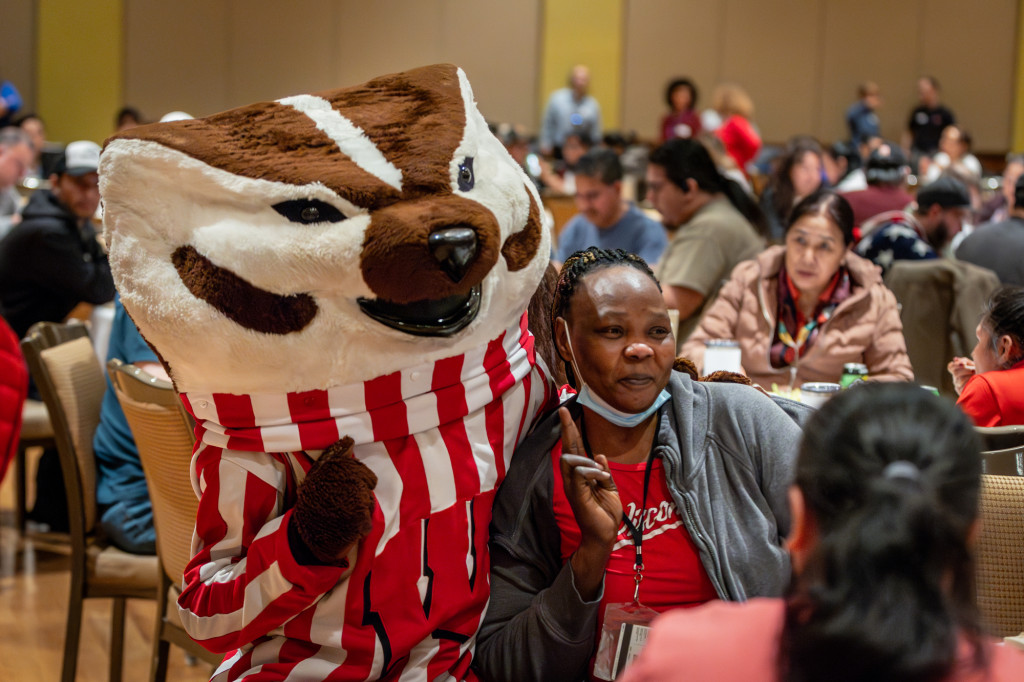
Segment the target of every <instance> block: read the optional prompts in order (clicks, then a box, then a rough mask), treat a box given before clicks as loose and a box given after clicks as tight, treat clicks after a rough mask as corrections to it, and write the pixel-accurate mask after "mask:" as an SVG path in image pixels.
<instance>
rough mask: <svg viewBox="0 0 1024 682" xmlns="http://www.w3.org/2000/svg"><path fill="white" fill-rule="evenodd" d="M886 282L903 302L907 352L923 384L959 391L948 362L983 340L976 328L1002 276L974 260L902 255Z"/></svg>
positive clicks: (946, 392) (918, 378) (917, 376)
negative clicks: (986, 302)
mask: <svg viewBox="0 0 1024 682" xmlns="http://www.w3.org/2000/svg"><path fill="white" fill-rule="evenodd" d="M885 284H886V286H888V287H889V288H890V289H891V290H892V293H893V294H895V295H896V300H897V301H899V303H900V318H901V319H902V321H903V336H904V338H905V339H906V340H907V355H908V356H910V364H911V365H913V367H914V378H915V379H916V381H917V382H918V383H919V384H925V385H928V386H934V387H936V388H938V389H939V391H941V392H942V393H945V394H946V395H955V392H954V390H953V379H952V377H950V375H949V372H948V371H946V364H947V363H948V362H949V361H950V359H951V358H953V357H954V356H957V355H959V356H963V355H967V354H969V353H970V351H971V349H972V348H974V346H975V344H976V343H977V342H978V339H977V336H975V334H974V329H975V327H977V325H978V315H979V314H980V313H981V309H982V306H983V305H984V304H985V301H986V300H987V299H988V297H989V295H990V294H991V293H992V292H993V291H994V290H995V289H996V287H998V286H999V277H998V276H996V274H995V273H994V272H992V271H991V270H987V269H985V268H982V267H978V266H977V265H973V264H971V263H964V262H961V261H953V260H949V259H947V258H939V259H933V260H919V261H909V260H898V261H895V262H894V263H893V264H892V267H890V268H889V271H888V272H887V273H886V275H885Z"/></svg>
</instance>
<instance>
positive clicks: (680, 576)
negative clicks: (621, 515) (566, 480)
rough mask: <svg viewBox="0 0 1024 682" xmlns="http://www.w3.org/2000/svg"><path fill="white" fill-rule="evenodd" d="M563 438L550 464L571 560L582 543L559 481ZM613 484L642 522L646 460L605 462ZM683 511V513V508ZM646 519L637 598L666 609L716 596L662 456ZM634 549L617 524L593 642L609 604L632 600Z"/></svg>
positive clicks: (565, 548)
mask: <svg viewBox="0 0 1024 682" xmlns="http://www.w3.org/2000/svg"><path fill="white" fill-rule="evenodd" d="M561 456H562V444H561V442H558V443H557V444H556V445H555V447H554V448H553V449H552V451H551V465H552V467H554V472H555V479H554V480H555V484H554V506H555V519H556V520H557V522H558V530H559V531H560V534H561V538H562V561H563V563H564V562H566V561H568V560H569V557H570V556H572V553H573V552H575V551H576V548H577V547H579V544H580V529H579V526H577V525H576V518H575V517H574V516H573V513H572V508H571V507H570V506H569V499H568V498H567V497H566V496H565V488H564V487H563V486H562V472H561V469H560V468H559V458H560V457H561ZM609 467H610V468H611V470H612V477H613V478H614V479H615V486H616V487H617V488H618V489H619V498H620V499H621V500H622V509H623V511H624V512H625V514H626V515H627V516H628V517H629V519H630V521H632V522H633V524H634V526H636V528H637V529H639V528H640V524H639V520H640V517H641V512H640V506H641V500H642V499H643V496H644V468H645V467H646V464H616V463H614V462H609ZM682 513H685V511H683V512H682ZM644 516H645V523H644V535H643V537H644V539H643V556H644V573H643V582H642V583H641V584H640V603H641V604H643V605H644V606H649V607H650V608H652V609H654V610H655V611H667V610H668V609H671V608H678V607H681V606H697V605H699V604H703V603H704V602H707V601H709V600H711V599H717V598H718V594H717V593H716V592H715V588H714V585H712V584H711V580H710V578H708V574H707V571H705V570H704V566H703V564H701V562H700V555H699V554H698V553H697V548H696V546H695V545H694V544H693V539H692V538H691V537H690V533H689V532H688V531H687V530H686V526H685V525H684V524H683V519H682V516H681V513H680V511H679V510H677V509H676V505H675V502H673V501H672V496H671V495H670V494H669V491H668V485H667V484H666V482H665V469H664V467H663V466H662V462H661V459H655V460H654V461H653V462H652V468H651V482H650V485H649V487H648V491H647V509H646V514H644ZM635 563H636V552H635V550H634V547H633V536H632V535H631V534H630V532H629V530H628V529H627V528H626V524H625V523H622V524H620V525H619V536H618V539H617V540H616V542H615V547H614V549H613V550H612V555H611V558H609V560H608V567H607V569H606V570H605V578H604V597H603V598H602V599H601V607H600V609H599V611H598V623H597V633H595V642H596V641H597V639H598V638H599V637H600V633H601V624H602V623H603V622H604V610H605V606H606V605H607V604H615V603H629V602H631V601H633V588H634V582H633V576H634V570H633V565H634V564H635Z"/></svg>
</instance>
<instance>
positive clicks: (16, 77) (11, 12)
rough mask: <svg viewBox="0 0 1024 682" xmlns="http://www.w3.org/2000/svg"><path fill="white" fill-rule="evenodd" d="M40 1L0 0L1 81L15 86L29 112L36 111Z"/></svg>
mask: <svg viewBox="0 0 1024 682" xmlns="http://www.w3.org/2000/svg"><path fill="white" fill-rule="evenodd" d="M35 17H36V0H0V79H3V80H8V81H11V82H12V83H14V85H15V87H17V88H18V92H19V93H21V98H22V100H24V102H25V109H24V110H25V111H30V110H34V109H35V108H36V67H35V55H36V41H35V34H36V25H35Z"/></svg>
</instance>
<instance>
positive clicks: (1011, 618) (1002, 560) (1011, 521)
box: [974, 474, 1024, 637]
mask: <svg viewBox="0 0 1024 682" xmlns="http://www.w3.org/2000/svg"><path fill="white" fill-rule="evenodd" d="M981 478H982V482H981V505H980V509H979V515H980V517H981V533H980V534H979V536H978V542H977V545H976V546H975V550H974V560H975V578H976V583H977V585H976V587H977V594H978V608H979V610H980V611H981V615H982V620H983V621H984V623H985V624H986V625H987V626H988V628H989V630H990V631H991V633H992V634H993V635H996V636H998V637H1006V636H1010V635H1019V634H1020V633H1021V632H1024V478H1022V477H1019V476H994V475H990V474H987V475H984V476H982V477H981Z"/></svg>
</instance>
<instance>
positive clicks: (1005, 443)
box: [974, 425, 1024, 450]
mask: <svg viewBox="0 0 1024 682" xmlns="http://www.w3.org/2000/svg"><path fill="white" fill-rule="evenodd" d="M974 430H975V431H976V432H977V433H978V435H979V436H981V442H982V446H983V447H984V449H986V450H1003V449H1005V448H1017V447H1024V425H1011V426H976V427H974Z"/></svg>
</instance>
